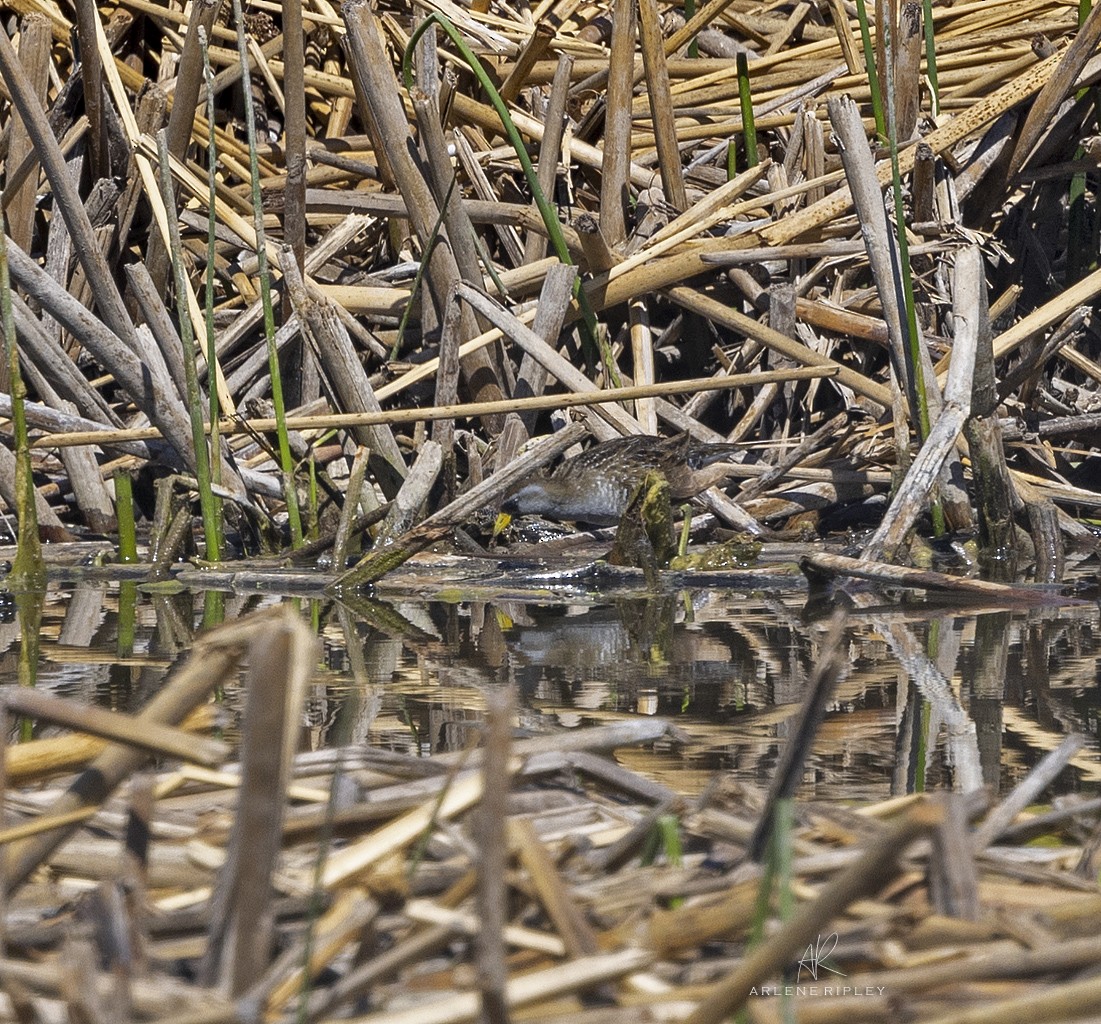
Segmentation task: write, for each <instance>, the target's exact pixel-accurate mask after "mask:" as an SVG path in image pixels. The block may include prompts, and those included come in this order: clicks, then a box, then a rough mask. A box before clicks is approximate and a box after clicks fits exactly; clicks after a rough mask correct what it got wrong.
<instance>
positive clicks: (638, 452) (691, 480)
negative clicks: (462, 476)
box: [501, 434, 742, 526]
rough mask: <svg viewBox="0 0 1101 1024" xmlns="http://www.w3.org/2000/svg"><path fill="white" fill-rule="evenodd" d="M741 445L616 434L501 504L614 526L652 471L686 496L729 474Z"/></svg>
mask: <svg viewBox="0 0 1101 1024" xmlns="http://www.w3.org/2000/svg"><path fill="white" fill-rule="evenodd" d="M740 450H742V449H741V446H740V445H735V444H705V443H702V442H700V441H693V440H692V439H691V438H690V437H689V436H688V435H687V434H679V435H678V436H676V437H668V438H660V437H652V436H651V435H649V434H636V435H634V436H632V437H616V438H613V439H612V440H610V441H603V442H601V443H600V444H596V445H593V447H592V448H589V449H587V450H586V451H583V452H582V453H581V454H580V455H575V456H574V457H573V458H572V459H567V460H566V461H565V462H563V463H562V464H561V465H560V466H558V467H557V468H556V469H555V470H554V471H553V472H552V473H550V474H549V475H544V476H539V477H536V478H535V479H533V480H529V481H527V482H526V483H524V484H521V485H520V487H518V488H517V489H516V490H515V491H513V493H512V494H510V495H509V496H508V498H506V499H505V502H504V504H503V505H502V506H501V509H502V511H504V512H508V513H510V514H512V515H543V516H550V517H551V518H553V519H569V520H573V521H576V522H583V523H591V524H592V525H594V526H614V525H615V524H616V523H618V522H619V520H620V517H621V516H622V515H623V513H624V511H625V510H626V508H627V505H628V503H629V502H630V500H631V496H632V495H633V494H634V492H635V491H636V490H638V488H639V486H640V485H641V484H642V481H643V479H645V477H646V474H647V473H649V472H650V471H651V470H658V471H660V472H661V474H662V475H663V476H664V477H665V479H666V480H667V481H668V482H669V497H670V498H671V499H672V500H673V501H687V500H688V499H689V498H694V497H695V496H696V495H697V494H699V493H700V492H701V491H706V490H707V488H709V487H712V486H714V485H715V484H717V483H721V482H722V481H723V480H724V479H725V478H726V477H727V476H729V475H730V474H731V472H732V471H733V469H734V466H733V465H732V464H731V463H728V462H727V463H724V462H723V460H725V459H726V458H727V457H728V456H730V455H731V454H733V453H734V452H736V451H740Z"/></svg>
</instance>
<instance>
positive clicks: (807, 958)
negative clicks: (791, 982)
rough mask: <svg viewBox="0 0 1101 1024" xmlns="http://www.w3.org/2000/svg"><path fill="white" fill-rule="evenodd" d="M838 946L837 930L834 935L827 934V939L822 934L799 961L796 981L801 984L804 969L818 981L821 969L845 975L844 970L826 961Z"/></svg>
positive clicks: (841, 975)
mask: <svg viewBox="0 0 1101 1024" xmlns="http://www.w3.org/2000/svg"><path fill="white" fill-rule="evenodd" d="M836 948H837V932H834V933H833V934H832V935H827V936H826V938H825V939H823V938H822V936H821V935H819V936H818V938H817V940H816V941H815V942H814V943H813V944H812V945H810V946H807V949H806V952H805V953H804V954H803V959H802V960H800V961H799V973H798V975H796V978H795V983H796V984H799V982H800V981H802V980H803V970H804V969H806V970H807V971H808V972H809V973H810V976H811V977H812V978H813V979H814V980H815V981H817V980H818V972H819V971H829V972H830V974H836V975H837V976H838V977H841V978H843V977H845V972H844V971H839V970H838V969H837V968H836V967H831V966H830V965H829V964H827V963H826V962H825V961H826V959H827V958H828V957H829V955H830V954H831V953H832V952H833V951H834V950H835V949H836Z"/></svg>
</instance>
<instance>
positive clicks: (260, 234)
mask: <svg viewBox="0 0 1101 1024" xmlns="http://www.w3.org/2000/svg"><path fill="white" fill-rule="evenodd" d="M233 16H234V18H235V19H236V21H237V55H238V57H239V58H240V61H241V88H242V89H243V91H244V94H245V128H246V131H247V132H248V162H249V171H250V177H251V184H252V212H253V218H254V220H253V224H254V228H255V231H256V261H257V263H258V265H259V266H258V274H259V277H260V299H261V302H262V303H263V308H264V338H265V339H266V341H267V346H268V370H269V372H270V374H271V400H272V405H274V406H275V422H276V428H275V434H276V437H277V439H278V442H279V464H280V468H281V469H282V471H283V493H284V497H285V498H286V502H287V518H288V521H289V524H290V530H291V546H292V547H295V548H298V547H301V546H302V517H301V514H300V513H299V510H298V492H297V490H296V489H295V483H294V458H293V456H292V455H291V445H290V439H289V438H288V436H287V408H286V405H285V404H284V402H283V379H282V377H281V375H280V372H279V352H278V350H277V349H276V347H275V310H274V309H273V308H272V304H271V272H270V271H269V269H268V250H267V242H266V240H265V237H264V203H263V199H262V197H261V195H260V165H259V160H258V158H257V155H256V113H255V111H254V110H253V109H252V75H251V74H250V73H249V67H248V43H247V41H246V39H245V19H244V16H243V14H242V13H241V0H233Z"/></svg>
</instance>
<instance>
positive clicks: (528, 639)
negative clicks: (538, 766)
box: [0, 584, 1101, 800]
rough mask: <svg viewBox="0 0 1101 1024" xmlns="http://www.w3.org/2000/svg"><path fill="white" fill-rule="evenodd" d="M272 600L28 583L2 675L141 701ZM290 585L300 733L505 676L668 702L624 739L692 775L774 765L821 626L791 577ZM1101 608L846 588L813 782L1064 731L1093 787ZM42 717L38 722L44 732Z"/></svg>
mask: <svg viewBox="0 0 1101 1024" xmlns="http://www.w3.org/2000/svg"><path fill="white" fill-rule="evenodd" d="M280 600H281V599H280V598H277V597H273V596H249V597H241V596H237V595H233V594H224V593H215V592H211V591H207V592H205V593H197V592H189V591H184V592H181V593H177V594H171V595H167V594H150V593H146V592H142V591H139V590H138V589H137V587H136V586H135V585H134V584H104V585H93V586H81V587H79V588H77V589H67V588H62V587H52V588H51V589H50V590H49V591H48V592H47V593H46V594H45V595H41V596H40V599H32V598H27V597H24V598H22V599H21V605H20V608H19V611H18V613H17V614H15V615H14V617H13V619H12V621H10V622H6V623H3V624H0V682H3V683H16V682H19V681H20V679H21V678H22V679H23V680H24V681H27V680H28V678H30V677H33V680H34V684H35V685H36V686H38V687H39V688H40V689H41V690H43V691H45V692H49V693H54V694H56V695H58V696H65V697H69V698H73V699H76V700H80V701H86V702H89V703H96V704H99V705H101V706H105V707H109V708H112V709H115V710H120V711H136V710H139V709H140V708H141V707H142V706H143V705H144V704H145V703H146V702H147V701H148V700H149V699H150V697H151V696H152V695H153V694H154V693H156V692H157V690H158V688H159V687H160V686H161V684H162V681H163V680H164V678H165V675H166V673H167V672H168V671H169V669H170V667H171V666H172V665H173V664H174V663H176V662H177V661H178V660H180V659H181V658H183V657H185V656H186V653H187V650H188V647H189V645H190V643H191V641H192V638H193V637H194V636H195V635H196V634H197V633H198V632H199V631H200V630H201V629H202V628H203V627H204V625H214V624H217V623H218V622H221V621H229V620H232V619H235V618H238V617H240V616H242V615H245V614H247V613H249V612H252V611H255V610H258V609H260V608H263V607H267V606H270V605H272V604H275V603H278V602H279V601H280ZM295 600H296V603H297V605H298V607H299V609H300V610H301V612H302V614H303V615H304V616H305V617H306V618H307V619H308V620H309V621H311V622H312V623H313V624H314V627H315V628H316V630H317V632H318V635H319V637H320V644H319V648H318V663H317V671H316V674H315V677H314V680H313V683H312V684H311V686H310V688H309V690H308V695H307V700H306V706H305V707H304V708H303V709H302V718H301V721H302V732H301V739H300V744H301V746H302V747H303V748H308V749H312V748H320V747H326V746H336V745H347V744H370V745H373V746H377V747H381V748H386V749H390V750H397V751H402V752H406V753H413V754H420V755H427V754H430V753H438V752H443V751H451V750H457V749H462V748H464V747H467V746H469V745H471V744H474V743H477V741H478V737H479V728H480V722H481V715H482V709H483V707H484V698H485V693H486V692H487V690H490V689H492V688H494V687H501V686H504V685H507V684H512V685H514V686H515V688H516V693H517V708H518V723H517V728H518V730H519V731H520V732H521V733H523V734H553V733H555V732H559V731H564V730H573V729H578V728H583V727H585V726H586V725H592V724H601V723H608V722H611V721H615V720H621V719H624V718H633V717H639V716H655V715H657V716H661V717H663V718H667V719H669V720H670V721H671V722H672V723H673V724H674V725H675V727H676V735H675V737H674V738H672V739H669V740H666V741H663V742H662V743H661V744H659V745H658V746H657V747H656V748H655V749H652V750H651V749H647V750H633V749H632V750H627V751H621V752H620V753H619V754H618V755H617V756H619V757H620V759H621V760H622V761H623V763H625V764H627V765H628V766H629V767H630V768H632V769H634V770H636V771H641V772H643V773H645V774H647V775H650V776H652V777H653V778H656V779H660V780H661V781H663V782H665V783H666V784H667V785H670V786H672V787H674V788H676V789H678V790H680V791H682V792H685V793H699V792H701V791H702V790H703V789H704V788H705V787H706V786H707V784H708V783H709V781H711V780H712V779H713V778H715V776H716V774H719V775H721V776H723V777H726V778H728V779H734V780H737V781H740V782H744V783H750V784H753V785H757V786H767V784H768V782H769V780H770V778H771V775H772V773H773V771H774V769H775V765H776V763H777V759H778V755H779V751H780V749H781V746H782V744H783V742H784V740H785V738H786V737H787V735H788V734H789V732H790V730H791V728H792V726H793V723H794V720H795V717H796V715H797V712H798V711H799V709H800V706H801V700H802V697H803V694H804V693H805V690H806V686H807V679H808V674H809V673H810V671H811V670H812V668H813V666H814V664H815V661H816V658H817V656H818V649H819V646H820V644H821V641H822V638H823V636H824V634H825V631H826V628H827V616H826V615H822V614H820V613H818V612H815V613H811V612H809V611H808V609H807V607H806V605H807V597H806V594H805V592H800V591H794V592H791V593H783V592H772V593H745V592H740V591H715V590H701V591H680V592H676V593H670V594H665V595H660V596H653V597H646V598H638V597H629V598H628V597H624V598H616V599H607V600H593V599H591V598H585V599H581V598H579V599H576V601H574V602H573V603H569V602H563V603H555V604H545V603H519V602H515V601H497V602H488V601H487V602H456V603H444V602H424V601H413V600H390V601H367V600H357V601H356V602H355V603H354V604H355V607H354V610H353V608H352V607H350V606H346V605H343V604H340V603H336V602H334V601H332V600H322V599H304V598H298V599H295ZM21 615H22V616H25V617H26V620H27V626H28V627H29V630H28V632H27V636H28V637H29V638H30V639H27V640H26V641H25V639H24V631H23V630H22V629H21V621H20V616H21ZM35 619H37V620H38V621H37V622H35V621H34V620H35ZM1099 619H1101V613H1099V609H1098V606H1097V605H1096V604H1081V605H1078V606H1074V607H1067V608H1041V609H1029V610H1015V611H1001V610H999V611H985V612H983V611H979V612H976V611H975V610H973V609H972V610H969V609H962V608H935V607H930V606H928V605H920V604H919V605H916V606H905V607H903V606H891V605H886V604H879V605H877V606H874V607H871V606H869V607H864V608H856V609H854V610H853V611H852V612H851V613H850V616H849V619H848V623H847V627H846V634H845V641H844V648H843V654H844V659H843V660H844V670H843V673H842V678H841V679H840V681H839V682H838V684H837V687H836V689H835V691H834V693H833V695H832V698H831V700H830V702H829V704H828V707H827V712H826V716H825V720H824V722H823V723H822V726H821V728H820V730H819V733H818V736H817V738H816V741H815V744H814V748H813V754H812V756H811V758H810V760H809V763H808V765H807V768H806V771H805V773H804V778H803V783H802V790H801V794H800V795H801V796H803V797H805V798H819V799H825V800H856V799H883V798H886V797H889V796H891V795H901V794H905V793H911V792H914V791H917V790H922V789H926V790H934V789H947V788H957V789H965V790H970V789H973V788H975V787H976V786H978V785H988V786H991V787H993V788H994V789H996V790H998V791H1000V792H1005V791H1006V790H1008V789H1010V788H1012V786H1013V785H1014V784H1015V783H1016V782H1018V781H1019V780H1020V778H1021V777H1022V776H1023V775H1024V774H1025V773H1026V772H1027V771H1028V769H1029V768H1031V767H1032V766H1033V765H1034V764H1035V763H1036V762H1037V761H1038V760H1039V758H1040V757H1042V756H1043V754H1044V753H1045V752H1046V751H1048V750H1051V749H1053V748H1054V747H1055V746H1057V745H1058V743H1059V741H1060V740H1061V739H1062V737H1063V736H1064V735H1065V734H1066V733H1068V732H1081V733H1083V734H1085V736H1086V738H1087V742H1086V746H1085V748H1084V749H1083V750H1082V751H1081V752H1080V753H1079V754H1078V756H1077V757H1076V758H1075V760H1074V762H1073V763H1072V765H1071V767H1070V768H1068V769H1067V770H1066V771H1065V772H1064V773H1063V775H1062V776H1061V777H1060V778H1059V780H1058V782H1057V784H1056V789H1057V790H1058V791H1061V792H1069V791H1078V790H1082V791H1090V792H1092V791H1095V790H1096V789H1097V788H1098V783H1099V781H1101V759H1099V757H1098V736H1097V734H1098V707H1099V704H1101V700H1099V697H1098V692H1099V691H1098V678H1099V677H1098V667H1099V659H1101V644H1099V640H1101V621H1099ZM25 642H26V643H27V644H28V645H29V646H27V647H26V648H24V643H25ZM35 645H36V646H37V650H35V649H34V646H35ZM21 663H22V666H21ZM21 672H22V677H21V674H20V673H21ZM218 699H219V700H220V702H221V705H222V713H221V716H220V729H221V731H222V734H223V735H224V736H226V737H228V738H231V739H232V738H233V737H234V736H235V734H236V726H237V723H238V721H239V715H240V712H241V709H242V707H243V704H244V701H243V694H242V693H241V692H240V689H239V688H235V687H229V688H227V689H226V690H225V692H223V693H220V694H219V695H218ZM17 732H18V735H21V736H23V737H25V736H26V735H27V731H26V730H25V729H23V730H22V731H18V729H17V728H15V727H13V731H12V738H13V739H14V738H15V736H16V735H17ZM49 732H50V727H49V726H47V725H41V724H37V723H36V724H35V727H34V732H33V735H48V734H49Z"/></svg>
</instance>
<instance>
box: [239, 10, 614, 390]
mask: <svg viewBox="0 0 1101 1024" xmlns="http://www.w3.org/2000/svg"><path fill="white" fill-rule="evenodd" d="M234 2H235V3H237V2H239V0H234ZM432 25H439V26H440V28H442V29H443V30H444V32H445V33H446V35H447V36H448V38H449V39H450V40H451V42H452V43H453V44H454V46H455V49H457V50H458V51H459V55H460V56H461V57H462V59H463V61H464V62H465V63H466V65H467V66H468V67H469V68H470V70H471V71H472V72H473V73H474V77H475V78H476V79H477V80H478V84H479V85H481V87H482V89H483V90H484V92H485V94H486V96H487V97H488V98H489V101H490V103H491V104H492V105H493V109H494V110H496V111H497V116H498V117H499V118H500V119H501V124H502V126H503V127H504V129H505V135H506V136H507V137H508V141H509V144H510V145H511V146H512V148H513V150H514V151H515V153H516V158H517V159H518V160H519V161H520V167H521V168H522V169H523V171H524V177H525V179H527V183H528V188H530V189H531V194H532V198H533V199H534V200H535V205H536V208H537V209H538V210H539V216H540V217H541V218H542V220H543V226H544V227H545V228H546V229H547V235H548V237H549V238H550V243H551V248H552V249H553V250H554V254H555V256H556V257H557V258H558V259H559V260H560V261H561V262H562V263H565V264H567V265H569V266H573V257H572V256H570V250H569V246H567V245H566V236H565V235H564V234H563V232H562V225H561V224H560V223H559V222H558V215H557V214H556V213H555V210H554V207H553V206H551V204H550V201H549V200H548V199H547V197H546V195H545V194H544V192H543V189H542V188H541V187H540V185H539V176H538V175H537V174H536V172H535V167H534V165H533V164H532V162H531V157H530V156H529V155H528V149H527V146H525V145H524V140H523V139H522V138H521V136H520V132H519V131H517V129H516V125H515V124H514V123H513V120H512V116H511V115H510V114H509V112H508V107H507V106H506V105H505V101H504V100H503V99H501V94H500V93H499V92H498V91H497V88H496V86H494V84H493V80H492V79H491V78H490V77H489V74H488V73H487V71H486V69H485V68H484V67H483V65H482V62H481V61H480V60H479V59H478V58H477V56H476V55H475V54H474V51H473V50H471V49H470V47H469V46H467V45H466V40H464V39H463V37H462V35H461V34H460V33H459V30H458V29H457V28H455V26H454V25H453V24H451V22H450V21H449V20H448V19H447V18H446V17H444V15H442V14H440V13H439V12H438V11H433V12H432V13H431V14H429V15H428V16H427V17H426V18H425V19H424V20H423V21H422V22H421V23H420V24H419V25H418V26H417V28H416V30H415V31H414V32H413V34H412V36H410V38H409V42H408V43H407V44H406V46H405V52H404V53H403V54H402V56H401V73H402V82H403V84H404V85H405V88H406V89H407V90H408V89H411V88H412V87H413V63H412V62H413V53H414V51H415V50H416V47H417V43H418V42H420V38H421V36H423V35H424V33H425V32H427V31H428V29H429V27H430V26H432ZM574 298H575V299H576V300H577V305H578V307H579V308H580V310H581V321H582V325H583V327H584V331H583V337H584V338H585V341H586V344H587V345H588V346H589V347H590V348H591V349H592V351H591V352H590V353H589V355H590V358H591V357H593V356H596V355H599V358H600V360H601V361H602V362H603V364H604V368H605V370H606V371H607V372H608V375H609V376H610V377H611V378H612V380H616V381H618V380H619V373H618V371H617V369H616V366H615V360H614V359H613V358H612V351H611V347H610V346H609V345H608V342H607V339H606V337H605V336H604V333H603V332H602V331H601V329H600V325H599V324H598V323H597V319H596V313H595V311H594V310H593V307H592V303H591V302H590V301H589V296H588V294H587V293H586V291H585V289H584V288H582V287H581V280H580V278H578V279H577V280H576V281H575V282H574Z"/></svg>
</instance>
